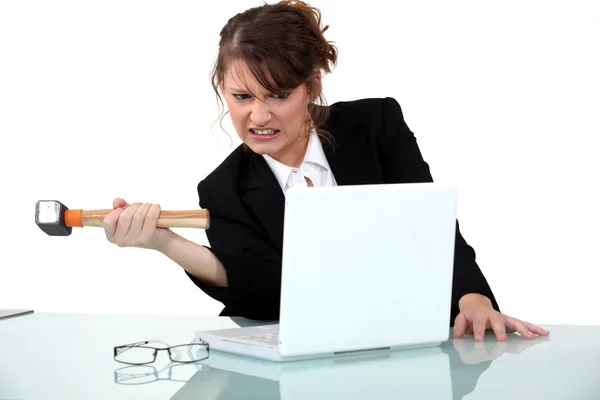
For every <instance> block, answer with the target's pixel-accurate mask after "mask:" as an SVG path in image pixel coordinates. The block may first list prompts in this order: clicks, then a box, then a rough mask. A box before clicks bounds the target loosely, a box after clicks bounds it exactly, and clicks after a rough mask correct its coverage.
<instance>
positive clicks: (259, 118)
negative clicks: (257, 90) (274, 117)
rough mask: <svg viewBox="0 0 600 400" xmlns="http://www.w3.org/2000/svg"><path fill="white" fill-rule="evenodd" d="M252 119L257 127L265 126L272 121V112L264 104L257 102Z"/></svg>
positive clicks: (254, 105)
mask: <svg viewBox="0 0 600 400" xmlns="http://www.w3.org/2000/svg"><path fill="white" fill-rule="evenodd" d="M250 119H251V120H252V122H253V123H254V124H256V125H257V126H265V125H266V124H267V123H269V121H270V120H271V111H270V110H269V107H268V106H267V105H266V104H264V102H261V101H255V102H254V104H253V105H252V112H251V115H250Z"/></svg>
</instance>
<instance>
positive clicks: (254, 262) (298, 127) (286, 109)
mask: <svg viewBox="0 0 600 400" xmlns="http://www.w3.org/2000/svg"><path fill="white" fill-rule="evenodd" d="M326 29H327V28H325V29H321V22H320V13H319V11H318V10H317V9H315V8H312V7H310V6H309V5H307V4H305V3H303V2H300V1H282V2H280V3H278V4H274V5H263V6H261V7H256V8H252V9H249V10H247V11H246V12H244V13H241V14H238V15H235V16H234V17H233V18H231V19H230V20H229V21H228V22H227V24H226V25H225V27H224V28H223V30H222V31H221V40H220V43H219V53H218V59H217V62H216V64H215V67H214V71H213V85H214V89H215V92H216V93H217V96H219V90H220V92H221V93H223V95H224V98H225V101H226V103H227V106H228V109H229V112H230V114H231V119H232V122H233V125H234V127H235V130H236V131H237V134H238V135H239V137H240V138H241V140H242V141H243V144H242V145H241V146H240V147H238V148H237V149H235V150H234V151H233V152H232V153H231V154H230V155H229V156H228V157H227V159H226V160H225V161H224V162H223V163H222V164H221V165H219V166H218V167H217V168H216V169H215V170H214V171H213V172H212V173H210V174H209V175H208V176H207V177H206V178H205V179H204V180H203V181H201V182H200V183H199V185H198V194H199V197H200V207H202V208H205V209H207V210H209V211H210V214H211V228H210V229H209V230H207V237H208V239H209V242H210V247H208V246H206V247H205V246H201V245H198V244H196V243H193V242H191V241H189V240H187V239H184V238H183V237H181V236H179V235H177V234H176V233H174V232H173V231H171V230H169V229H156V228H155V225H156V219H157V216H158V214H159V211H160V207H159V206H158V205H156V204H154V205H151V204H139V203H134V204H131V205H129V204H127V203H126V202H125V200H123V199H116V200H115V201H114V203H113V207H114V211H113V212H112V213H111V214H110V215H109V216H108V217H106V219H105V221H104V224H105V225H104V227H105V231H106V236H107V238H108V240H109V241H111V242H113V243H115V244H117V245H119V246H136V247H144V248H150V249H154V250H158V251H160V252H162V253H163V254H165V255H166V256H168V257H169V258H171V259H172V260H173V261H175V262H176V263H177V264H179V265H180V266H181V267H182V268H183V269H184V270H185V271H186V273H187V274H188V275H189V277H190V278H191V279H192V280H193V281H194V282H195V283H196V285H198V286H199V287H200V288H201V289H202V290H204V291H205V292H206V293H207V294H208V295H210V296H211V297H213V298H214V299H216V300H218V301H220V302H222V303H223V304H224V305H225V309H224V310H223V312H222V313H221V315H227V316H243V317H247V318H253V319H278V318H279V293H280V279H281V247H282V236H283V208H284V192H285V191H286V190H287V188H289V187H291V186H294V185H298V184H299V185H306V186H324V185H349V184H372V183H400V182H431V181H432V177H431V174H430V172H429V167H428V165H427V163H425V161H424V160H423V158H422V157H421V153H420V151H419V148H418V146H417V143H416V140H415V137H414V135H413V133H412V132H411V131H410V130H409V128H408V127H407V126H406V124H405V122H404V119H403V116H402V111H401V109H400V106H399V104H398V103H397V102H396V101H395V100H394V99H392V98H385V99H362V100H357V101H348V102H338V103H335V104H333V105H331V106H330V107H326V106H323V105H322V104H325V101H324V99H323V96H322V93H321V74H323V73H329V72H330V71H331V67H332V66H334V65H335V64H336V61H337V49H336V48H335V46H333V45H332V44H330V43H329V42H327V41H326V40H325V38H324V36H323V32H324V31H325V30H326ZM219 99H220V98H219ZM455 254H456V258H455V270H454V282H453V295H452V309H451V321H452V324H453V326H454V333H455V336H456V337H460V336H462V335H464V334H465V333H467V332H473V333H474V334H475V339H476V340H482V339H483V333H484V331H485V330H486V329H490V330H493V331H494V332H495V334H496V336H497V338H498V340H506V332H507V331H508V332H512V331H518V332H519V333H521V334H522V335H523V336H524V337H526V338H532V337H534V335H535V334H539V335H547V334H548V332H547V331H545V330H543V329H541V328H539V327H537V326H535V325H532V324H530V323H527V322H522V321H519V320H517V319H515V318H511V317H508V316H506V315H503V314H501V313H500V312H499V311H500V310H499V307H498V304H497V302H496V299H495V298H494V295H493V293H492V291H491V289H490V288H489V286H488V284H487V281H486V279H485V277H484V276H483V274H482V273H481V271H480V270H479V267H478V266H477V263H476V262H475V253H474V251H473V249H472V248H471V247H470V246H469V245H468V244H467V243H466V242H465V240H464V239H463V237H462V235H461V234H460V231H459V230H458V224H457V234H456V253H455Z"/></svg>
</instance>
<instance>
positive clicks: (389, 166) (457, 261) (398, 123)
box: [377, 97, 500, 326]
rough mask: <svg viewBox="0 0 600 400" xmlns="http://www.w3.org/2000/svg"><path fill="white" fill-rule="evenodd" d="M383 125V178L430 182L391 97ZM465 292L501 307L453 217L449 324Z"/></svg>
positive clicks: (380, 148) (380, 143)
mask: <svg viewBox="0 0 600 400" xmlns="http://www.w3.org/2000/svg"><path fill="white" fill-rule="evenodd" d="M383 121H384V125H383V128H382V131H381V134H380V135H378V137H377V149H378V152H379V157H380V162H381V166H382V173H383V177H384V180H385V181H386V182H396V183H400V182H402V183H418V182H433V178H432V176H431V172H430V170H429V165H428V164H427V163H426V162H425V161H424V159H423V156H422V155H421V151H420V150H419V147H418V145H417V140H416V138H415V136H414V134H413V132H411V130H410V129H409V128H408V126H407V124H406V122H405V121H404V116H403V113H402V109H401V107H400V105H399V104H398V102H397V101H396V100H395V99H393V98H389V97H388V98H385V99H384V101H383ZM467 293H479V294H483V295H484V296H487V297H488V298H489V299H490V300H491V302H492V305H493V307H494V309H496V310H497V311H500V308H499V306H498V303H497V301H496V298H495V296H494V294H493V293H492V290H491V288H490V286H489V284H488V282H487V280H486V278H485V277H484V275H483V273H482V272H481V270H480V268H479V266H478V265H477V262H476V257H475V251H474V250H473V248H472V247H471V246H470V245H469V244H468V243H467V242H466V241H465V239H464V238H463V236H462V234H461V232H460V228H459V223H458V221H456V242H455V253H454V271H453V282H452V306H451V326H453V325H454V319H455V318H456V316H457V315H458V313H459V310H458V301H459V300H460V298H461V297H462V296H464V295H465V294H467Z"/></svg>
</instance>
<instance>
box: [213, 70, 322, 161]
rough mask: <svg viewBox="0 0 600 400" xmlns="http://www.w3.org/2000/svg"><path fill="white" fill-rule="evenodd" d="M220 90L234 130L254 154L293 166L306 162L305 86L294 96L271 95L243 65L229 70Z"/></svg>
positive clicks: (291, 93)
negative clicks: (265, 155) (268, 156)
mask: <svg viewBox="0 0 600 400" xmlns="http://www.w3.org/2000/svg"><path fill="white" fill-rule="evenodd" d="M240 76H241V79H240ZM244 83H245V84H244ZM220 86H221V91H222V92H223V94H224V97H225V102H226V103H227V107H228V109H229V113H230V115H231V120H232V122H233V126H234V127H235V129H236V131H237V134H238V136H239V137H240V139H241V140H242V141H243V142H244V143H245V144H246V145H247V146H248V147H249V148H250V149H251V150H252V151H254V152H255V153H257V154H268V155H270V156H272V157H273V158H275V159H276V160H278V161H280V162H282V163H284V164H287V165H290V166H297V165H299V164H300V163H301V162H302V159H303V157H304V151H305V148H306V144H307V141H308V128H309V125H308V120H309V118H308V104H309V101H310V96H309V93H308V89H307V87H306V85H305V84H302V85H300V86H298V87H297V88H295V89H294V90H292V91H290V92H285V93H270V92H268V91H267V90H266V89H265V88H264V87H262V86H261V85H260V84H259V82H258V81H257V80H256V79H254V77H253V76H252V73H251V72H250V70H249V69H248V68H247V67H246V65H245V64H243V63H241V62H240V63H237V64H236V65H235V67H234V68H228V69H227V71H226V72H225V75H224V80H223V82H221V84H220ZM245 88H247V89H245Z"/></svg>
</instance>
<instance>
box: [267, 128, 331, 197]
mask: <svg viewBox="0 0 600 400" xmlns="http://www.w3.org/2000/svg"><path fill="white" fill-rule="evenodd" d="M263 157H264V159H265V160H266V162H267V164H268V165H269V167H270V168H271V170H272V171H273V173H274V174H275V177H276V178H277V181H278V182H279V185H280V186H281V188H282V189H283V190H285V187H286V185H287V183H288V179H289V177H290V174H291V173H292V171H293V170H295V169H298V168H293V167H290V166H288V165H285V164H282V163H280V162H279V161H277V160H275V159H274V158H273V157H271V156H270V155H268V154H263ZM302 165H307V166H308V165H312V166H317V167H318V168H322V169H324V170H325V171H329V163H328V162H327V157H326V156H325V152H324V151H323V146H322V144H321V140H319V136H318V135H317V132H316V131H315V130H314V128H313V129H312V130H311V132H310V135H309V137H308V145H307V147H306V154H305V155H304V160H303V161H302ZM313 180H314V179H313ZM314 183H315V184H317V185H318V182H314Z"/></svg>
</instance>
